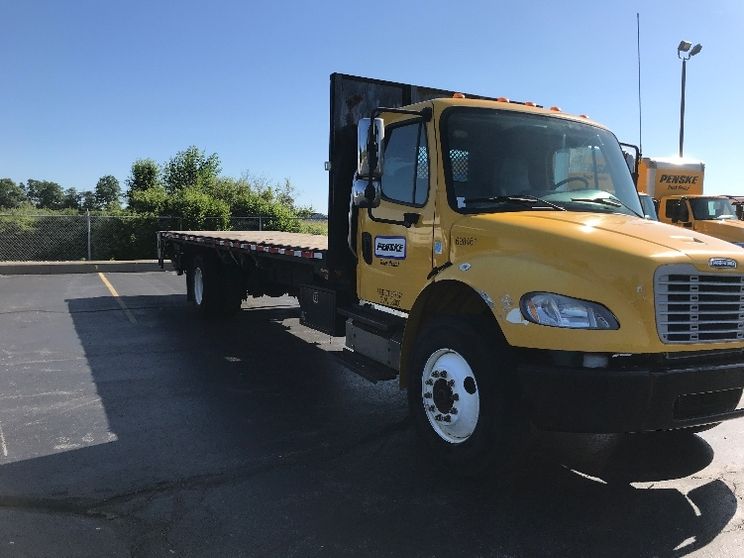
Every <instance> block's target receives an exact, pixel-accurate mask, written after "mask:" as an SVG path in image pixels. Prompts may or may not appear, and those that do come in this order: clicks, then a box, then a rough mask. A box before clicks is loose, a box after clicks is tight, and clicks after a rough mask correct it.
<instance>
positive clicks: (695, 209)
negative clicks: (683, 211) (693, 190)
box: [690, 198, 736, 221]
mask: <svg viewBox="0 0 744 558" xmlns="http://www.w3.org/2000/svg"><path fill="white" fill-rule="evenodd" d="M690 205H691V206H692V214H693V215H694V216H695V219H697V220H699V221H700V220H702V221H710V220H712V219H735V218H736V210H735V209H734V206H733V205H732V204H731V202H730V201H729V200H727V199H725V198H690Z"/></svg>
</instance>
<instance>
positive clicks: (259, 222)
mask: <svg viewBox="0 0 744 558" xmlns="http://www.w3.org/2000/svg"><path fill="white" fill-rule="evenodd" d="M258 230H259V231H262V230H263V217H261V216H260V215H259V216H258Z"/></svg>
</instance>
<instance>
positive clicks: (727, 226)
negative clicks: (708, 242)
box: [695, 219, 744, 243]
mask: <svg viewBox="0 0 744 558" xmlns="http://www.w3.org/2000/svg"><path fill="white" fill-rule="evenodd" d="M695 230H697V231H698V232H701V233H703V234H708V235H710V236H715V237H716V238H720V239H722V240H727V241H728V242H734V243H744V221H739V220H738V219H717V220H706V221H695Z"/></svg>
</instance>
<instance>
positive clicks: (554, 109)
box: [550, 107, 561, 112]
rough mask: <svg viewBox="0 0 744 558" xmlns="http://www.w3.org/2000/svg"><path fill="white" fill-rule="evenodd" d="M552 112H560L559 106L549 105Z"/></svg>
mask: <svg viewBox="0 0 744 558" xmlns="http://www.w3.org/2000/svg"><path fill="white" fill-rule="evenodd" d="M550 110H552V111H553V112H561V107H550Z"/></svg>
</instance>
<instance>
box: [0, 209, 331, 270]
mask: <svg viewBox="0 0 744 558" xmlns="http://www.w3.org/2000/svg"><path fill="white" fill-rule="evenodd" d="M201 224H202V225H201V227H199V230H222V229H226V230H242V231H258V230H286V229H287V228H289V229H293V230H301V231H303V232H311V233H314V234H326V231H327V221H326V220H324V219H299V218H298V219H291V220H290V222H289V223H287V219H286V218H283V220H282V221H281V222H279V221H277V219H276V218H274V217H264V216H257V217H233V218H231V219H230V220H229V223H227V226H225V225H226V223H225V222H224V221H223V220H222V219H221V218H217V217H214V218H211V217H206V218H202V219H201ZM183 227H184V219H182V218H179V217H152V216H141V215H116V216H109V215H22V214H0V261H71V260H134V259H153V258H155V257H156V255H157V248H156V240H155V233H156V232H157V231H162V230H183Z"/></svg>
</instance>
